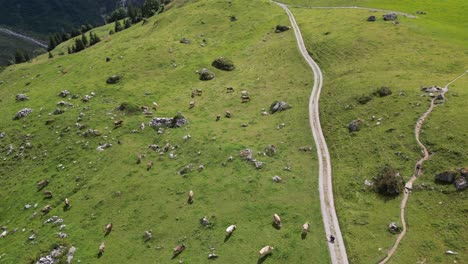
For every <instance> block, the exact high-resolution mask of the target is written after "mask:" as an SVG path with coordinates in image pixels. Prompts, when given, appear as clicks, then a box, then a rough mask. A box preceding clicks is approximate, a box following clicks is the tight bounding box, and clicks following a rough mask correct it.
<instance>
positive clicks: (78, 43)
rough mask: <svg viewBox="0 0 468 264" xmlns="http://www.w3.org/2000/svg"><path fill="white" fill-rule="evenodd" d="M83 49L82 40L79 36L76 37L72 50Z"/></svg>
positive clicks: (78, 50)
mask: <svg viewBox="0 0 468 264" xmlns="http://www.w3.org/2000/svg"><path fill="white" fill-rule="evenodd" d="M84 49H85V45H84V44H83V41H82V40H81V38H76V39H75V46H74V48H73V52H80V51H82V50H84Z"/></svg>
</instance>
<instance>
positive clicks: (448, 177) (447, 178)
mask: <svg viewBox="0 0 468 264" xmlns="http://www.w3.org/2000/svg"><path fill="white" fill-rule="evenodd" d="M457 175H458V173H457V172H456V171H444V172H441V173H437V174H436V175H435V180H436V181H439V182H442V183H453V182H454V181H455V178H456V177H457Z"/></svg>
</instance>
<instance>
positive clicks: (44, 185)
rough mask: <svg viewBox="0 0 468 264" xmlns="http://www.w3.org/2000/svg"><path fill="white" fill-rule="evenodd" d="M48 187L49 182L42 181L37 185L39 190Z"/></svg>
mask: <svg viewBox="0 0 468 264" xmlns="http://www.w3.org/2000/svg"><path fill="white" fill-rule="evenodd" d="M47 185H49V180H43V181H40V182H38V183H37V188H38V189H39V190H41V189H43V188H44V187H46V186H47Z"/></svg>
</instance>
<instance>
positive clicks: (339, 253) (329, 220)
mask: <svg viewBox="0 0 468 264" xmlns="http://www.w3.org/2000/svg"><path fill="white" fill-rule="evenodd" d="M275 3H276V4H277V5H279V6H280V7H281V8H283V9H284V11H285V12H286V14H287V15H288V17H289V20H290V21H291V25H292V28H293V29H294V34H295V35H296V40H297V45H298V47H299V50H300V52H301V53H302V56H303V57H304V59H305V60H306V61H307V63H308V64H309V66H310V68H311V69H312V71H313V72H314V87H313V89H312V94H311V95H310V99H309V120H310V127H311V129H312V134H313V136H314V140H315V144H316V146H317V156H318V159H319V191H320V205H321V210H322V218H323V223H324V226H325V232H326V234H327V236H328V235H333V236H334V237H335V242H334V243H328V249H329V251H330V256H331V261H332V263H333V264H338V263H340V264H341V263H343V264H347V263H348V256H347V255H346V249H345V245H344V242H343V237H342V235H341V230H340V226H339V223H338V218H337V216H336V211H335V204H334V201H333V189H332V187H333V186H332V174H331V162H330V155H329V153H328V147H327V143H326V141H325V138H324V136H323V133H322V127H321V125H320V116H319V98H320V91H321V89H322V82H323V77H322V72H321V71H320V68H319V66H318V65H317V63H316V62H315V61H314V60H313V59H312V58H311V57H310V56H309V53H308V52H307V49H306V47H305V45H304V40H303V39H302V34H301V31H300V29H299V27H298V26H297V23H296V20H295V19H294V16H293V14H292V13H291V11H290V10H289V9H288V7H287V6H286V5H284V4H281V3H277V2H275Z"/></svg>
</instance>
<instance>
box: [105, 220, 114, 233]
mask: <svg viewBox="0 0 468 264" xmlns="http://www.w3.org/2000/svg"><path fill="white" fill-rule="evenodd" d="M112 226H113V225H112V223H109V224H107V225H106V228H105V234H106V235H108V234H109V233H110V232H111V231H112Z"/></svg>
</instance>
